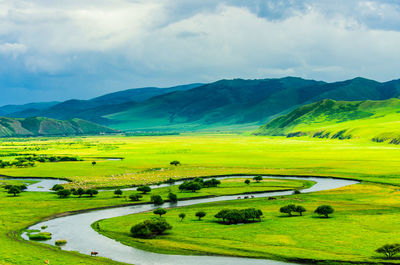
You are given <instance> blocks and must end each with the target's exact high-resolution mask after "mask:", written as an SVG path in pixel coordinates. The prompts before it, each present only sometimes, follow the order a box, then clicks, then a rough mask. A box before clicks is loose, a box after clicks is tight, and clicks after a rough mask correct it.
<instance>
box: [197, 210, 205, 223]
mask: <svg viewBox="0 0 400 265" xmlns="http://www.w3.org/2000/svg"><path fill="white" fill-rule="evenodd" d="M204 216H206V213H205V212H203V211H199V212H197V213H196V217H198V218H199V221H200V220H201V218H203V217H204Z"/></svg>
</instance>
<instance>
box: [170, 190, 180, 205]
mask: <svg viewBox="0 0 400 265" xmlns="http://www.w3.org/2000/svg"><path fill="white" fill-rule="evenodd" d="M168 199H169V201H170V202H172V203H176V202H178V196H176V194H174V193H171V192H170V193H169V194H168Z"/></svg>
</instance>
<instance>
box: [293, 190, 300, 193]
mask: <svg viewBox="0 0 400 265" xmlns="http://www.w3.org/2000/svg"><path fill="white" fill-rule="evenodd" d="M293 194H301V191H299V190H294V191H293Z"/></svg>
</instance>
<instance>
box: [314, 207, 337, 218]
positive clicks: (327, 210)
mask: <svg viewBox="0 0 400 265" xmlns="http://www.w3.org/2000/svg"><path fill="white" fill-rule="evenodd" d="M314 212H315V213H316V214H319V215H323V216H325V218H328V217H329V216H328V215H329V214H332V213H333V212H334V209H333V208H332V206H330V205H321V206H318V208H317V209H316V210H315V211H314Z"/></svg>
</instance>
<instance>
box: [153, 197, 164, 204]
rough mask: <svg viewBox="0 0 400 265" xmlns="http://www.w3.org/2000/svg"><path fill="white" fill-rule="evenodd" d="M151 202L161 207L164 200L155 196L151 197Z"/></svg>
mask: <svg viewBox="0 0 400 265" xmlns="http://www.w3.org/2000/svg"><path fill="white" fill-rule="evenodd" d="M151 202H152V203H154V205H161V204H163V203H164V200H163V199H162V198H161V196H160V195H153V196H151Z"/></svg>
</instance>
